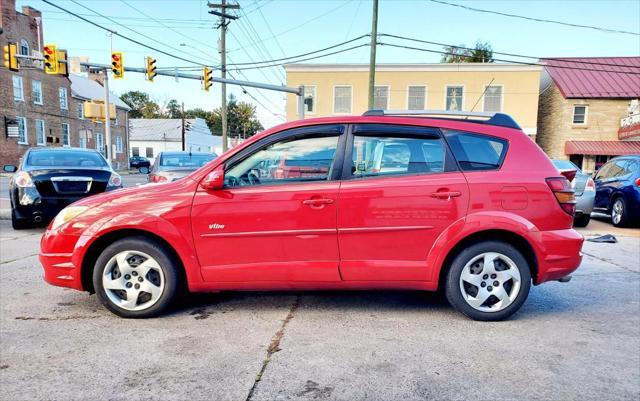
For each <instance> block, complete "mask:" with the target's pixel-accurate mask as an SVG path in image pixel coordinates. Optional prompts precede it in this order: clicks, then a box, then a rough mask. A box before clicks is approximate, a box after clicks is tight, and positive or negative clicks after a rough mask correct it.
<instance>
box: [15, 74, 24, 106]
mask: <svg viewBox="0 0 640 401" xmlns="http://www.w3.org/2000/svg"><path fill="white" fill-rule="evenodd" d="M13 100H15V101H18V102H22V101H23V100H24V94H23V92H22V77H21V76H20V75H14V76H13Z"/></svg>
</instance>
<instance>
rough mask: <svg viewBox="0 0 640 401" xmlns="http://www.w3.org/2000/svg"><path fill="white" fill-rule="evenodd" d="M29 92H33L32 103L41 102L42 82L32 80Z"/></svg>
mask: <svg viewBox="0 0 640 401" xmlns="http://www.w3.org/2000/svg"><path fill="white" fill-rule="evenodd" d="M31 92H32V93H33V103H35V104H42V82H40V81H32V82H31Z"/></svg>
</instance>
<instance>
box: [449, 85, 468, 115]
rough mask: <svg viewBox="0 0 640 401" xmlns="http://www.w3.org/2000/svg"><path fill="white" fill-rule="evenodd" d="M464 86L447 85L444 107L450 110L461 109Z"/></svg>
mask: <svg viewBox="0 0 640 401" xmlns="http://www.w3.org/2000/svg"><path fill="white" fill-rule="evenodd" d="M463 92H464V88H463V87H462V86H447V99H446V106H447V107H446V108H447V110H451V111H461V110H462V101H463Z"/></svg>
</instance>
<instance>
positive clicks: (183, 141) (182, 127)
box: [182, 102, 185, 151]
mask: <svg viewBox="0 0 640 401" xmlns="http://www.w3.org/2000/svg"><path fill="white" fill-rule="evenodd" d="M184 134H185V132H184V102H182V151H184V149H185V148H184Z"/></svg>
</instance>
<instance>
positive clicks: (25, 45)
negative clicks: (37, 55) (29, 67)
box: [18, 39, 31, 56]
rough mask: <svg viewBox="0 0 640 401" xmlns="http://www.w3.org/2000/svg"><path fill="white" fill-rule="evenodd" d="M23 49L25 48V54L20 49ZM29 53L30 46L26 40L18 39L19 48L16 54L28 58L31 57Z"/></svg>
mask: <svg viewBox="0 0 640 401" xmlns="http://www.w3.org/2000/svg"><path fill="white" fill-rule="evenodd" d="M25 47H26V48H27V52H26V53H23V52H22V49H23V48H25ZM30 52H31V46H29V42H28V41H27V40H26V39H20V47H19V48H18V53H19V54H20V55H21V56H30V55H31V54H30Z"/></svg>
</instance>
